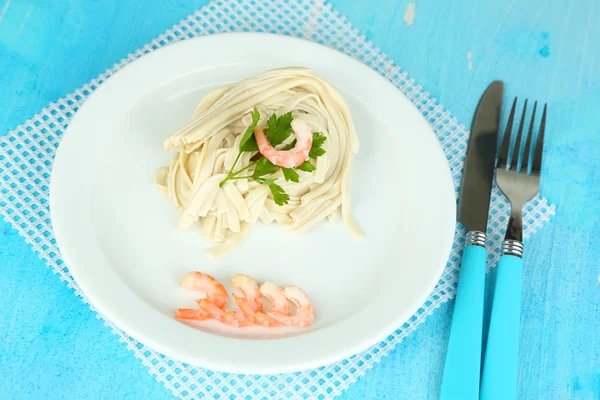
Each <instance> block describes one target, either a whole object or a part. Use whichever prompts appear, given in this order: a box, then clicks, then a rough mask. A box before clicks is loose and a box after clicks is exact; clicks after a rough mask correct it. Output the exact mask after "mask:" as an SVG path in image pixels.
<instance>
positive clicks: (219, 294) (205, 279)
mask: <svg viewBox="0 0 600 400" xmlns="http://www.w3.org/2000/svg"><path fill="white" fill-rule="evenodd" d="M181 287H182V288H184V289H188V290H198V291H200V292H204V293H205V294H206V298H207V299H208V301H210V302H211V303H212V304H214V305H215V306H217V307H218V308H220V309H221V310H224V309H225V306H226V305H227V290H225V287H224V286H223V285H221V284H220V283H219V282H218V281H217V280H216V279H215V278H213V277H212V276H210V275H208V274H204V273H202V272H198V271H195V272H188V273H187V274H185V276H184V277H183V279H182V281H181Z"/></svg>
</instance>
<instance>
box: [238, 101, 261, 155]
mask: <svg viewBox="0 0 600 400" xmlns="http://www.w3.org/2000/svg"><path fill="white" fill-rule="evenodd" d="M259 119H260V112H259V111H258V109H257V108H256V107H254V110H252V123H251V124H250V125H249V126H248V128H247V129H246V132H244V136H242V140H240V151H257V150H258V145H257V144H256V139H255V138H254V128H256V124H258V120H259ZM251 139H252V140H253V141H254V144H249V145H248V146H246V145H247V144H248V142H249V141H250V140H251ZM254 147H256V150H246V149H248V148H250V149H254Z"/></svg>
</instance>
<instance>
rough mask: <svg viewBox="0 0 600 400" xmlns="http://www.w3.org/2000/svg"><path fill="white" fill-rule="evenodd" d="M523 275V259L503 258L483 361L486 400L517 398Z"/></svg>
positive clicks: (514, 257) (483, 398)
mask: <svg viewBox="0 0 600 400" xmlns="http://www.w3.org/2000/svg"><path fill="white" fill-rule="evenodd" d="M522 273H523V259H522V258H521V257H517V256H514V255H503V256H502V257H501V258H500V263H499V264H498V277H497V278H496V290H495V292H494V303H493V305H492V316H491V319H490V330H489V333H488V341H487V346H486V351H485V360H484V362H483V377H482V381H481V399H482V400H512V399H516V398H517V365H518V362H517V361H518V355H519V319H520V317H521V282H522Z"/></svg>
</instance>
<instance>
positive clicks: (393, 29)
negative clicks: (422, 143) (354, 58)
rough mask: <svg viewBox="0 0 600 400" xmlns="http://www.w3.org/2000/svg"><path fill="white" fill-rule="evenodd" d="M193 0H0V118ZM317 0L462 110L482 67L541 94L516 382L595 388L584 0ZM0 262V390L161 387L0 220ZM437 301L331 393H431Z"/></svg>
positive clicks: (599, 135) (517, 90)
mask: <svg viewBox="0 0 600 400" xmlns="http://www.w3.org/2000/svg"><path fill="white" fill-rule="evenodd" d="M205 3H206V1H200V0H197V1H175V0H162V1H142V0H131V1H127V2H123V1H118V0H105V1H102V2H99V1H82V2H79V1H66V0H60V1H51V0H37V1H34V0H12V1H7V0H0V71H1V73H0V106H1V108H0V133H5V132H7V131H8V130H9V129H12V128H14V127H15V126H17V125H18V124H20V123H22V122H23V121H24V120H25V119H27V118H29V117H30V116H32V115H33V114H34V113H36V112H38V111H39V110H40V109H42V108H43V107H44V106H46V104H48V103H49V102H50V101H53V100H55V99H57V98H58V97H60V96H62V95H65V94H67V93H69V92H71V91H73V90H74V89H76V88H77V87H79V86H81V85H82V84H83V83H85V82H87V81H89V80H90V79H91V78H92V77H95V76H96V75H98V74H99V73H101V72H103V71H104V70H105V69H106V68H107V67H109V66H110V65H112V64H113V63H115V62H117V61H118V60H119V59H120V58H122V57H123V56H125V55H126V54H127V53H128V52H130V51H132V50H134V49H136V48H138V47H140V46H141V45H143V44H145V43H146V42H148V41H149V40H151V39H152V38H154V37H155V36H156V35H157V34H158V33H160V32H162V31H163V30H165V29H166V28H168V27H170V26H171V25H173V24H174V23H176V22H177V21H179V20H180V19H181V18H183V17H185V16H186V15H187V14H189V13H191V12H192V11H193V10H194V9H196V8H198V7H200V6H202V5H203V4H205ZM332 3H333V4H334V6H335V7H336V8H337V9H338V10H340V11H341V12H342V13H343V14H345V15H346V16H348V17H349V19H350V21H352V23H353V24H354V25H355V26H356V27H357V28H359V29H360V30H361V31H362V32H363V33H365V34H366V35H367V37H368V39H370V40H372V41H373V42H375V44H377V45H378V46H379V47H381V48H382V50H383V51H385V52H386V53H387V54H389V55H390V56H391V57H392V58H393V59H394V60H396V61H397V62H398V64H400V65H401V66H402V67H403V68H404V69H405V70H406V71H408V73H409V74H410V76H411V77H412V78H414V79H415V80H416V81H417V82H418V83H419V84H421V85H422V86H424V87H425V89H426V90H428V91H429V92H430V93H432V95H433V96H435V97H436V98H438V99H440V101H441V102H442V103H443V104H444V105H446V106H447V107H448V108H449V109H450V110H451V111H452V112H453V113H454V114H455V115H456V116H457V117H458V118H459V120H460V121H461V122H463V123H465V124H466V125H469V124H470V122H471V117H472V113H473V111H474V109H475V105H476V102H477V100H478V98H479V96H480V95H481V93H482V92H483V90H484V88H485V87H486V86H487V85H488V84H489V82H490V81H492V80H493V79H502V80H504V81H505V82H506V98H507V99H508V98H511V97H513V96H519V97H524V96H526V97H529V98H530V99H537V100H540V101H545V102H548V103H549V121H548V130H547V134H546V146H545V155H544V157H545V159H544V162H545V165H544V172H543V173H544V179H543V181H542V188H541V191H542V194H543V195H544V196H545V197H547V198H548V199H549V200H550V201H551V202H552V203H554V204H556V205H557V215H556V217H555V218H554V219H553V221H552V222H551V223H550V224H548V225H547V226H545V227H544V228H543V229H542V230H541V231H539V232H538V233H536V234H535V235H534V237H533V238H532V239H531V240H529V241H528V242H526V243H525V245H526V257H525V273H524V279H523V316H522V330H521V331H522V333H521V350H520V366H519V379H520V385H519V393H520V398H523V399H532V400H533V399H545V400H546V399H547V400H551V399H561V400H562V399H586V400H587V399H589V400H592V399H600V346H599V338H600V319H599V315H600V283H599V281H598V279H599V275H600V267H599V265H600V264H599V263H598V259H600V246H599V245H600V240H599V239H598V230H599V228H598V227H600V124H599V118H598V110H600V49H599V48H598V46H597V38H598V37H600V25H598V24H597V23H596V21H597V20H598V18H599V17H600V4H599V3H598V2H596V1H595V0H587V1H577V2H573V1H567V0H563V1H558V0H553V1H546V2H538V1H535V0H521V1H516V0H499V1H494V2H482V1H475V0H446V1H444V2H440V1H434V0H416V2H415V3H416V7H415V11H416V17H415V19H414V23H413V24H412V25H411V26H410V27H407V26H406V23H405V21H404V13H405V10H406V6H407V4H408V1H406V0H401V1H397V0H380V1H378V2H373V1H372V0H355V1H351V2H350V1H342V0H334V1H332ZM469 52H470V53H471V54H472V69H469V60H468V59H467V53H469ZM0 266H1V267H2V276H1V277H0V293H2V295H1V296H0V298H1V300H2V301H0V393H10V395H11V396H10V397H9V398H15V399H60V398H68V399H77V398H90V399H96V398H114V399H120V398H136V399H137V398H147V399H166V398H171V395H170V393H169V392H168V391H167V390H166V389H164V388H163V387H162V385H160V384H159V383H157V382H156V381H155V380H154V378H153V377H152V376H151V375H150V374H148V373H147V372H146V367H144V366H142V365H141V363H140V362H139V361H138V360H136V359H135V358H134V357H132V355H131V353H130V352H129V351H128V350H127V349H126V348H125V346H124V345H122V344H121V343H119V342H118V340H117V337H116V336H114V335H113V334H112V333H111V332H110V331H109V330H108V329H107V328H105V327H104V326H103V324H102V322H101V321H100V320H97V319H96V318H94V317H93V314H92V313H91V312H90V311H89V309H88V308H87V306H86V305H84V304H82V303H81V302H80V301H79V300H78V299H77V298H76V297H75V296H73V295H72V294H71V293H70V291H69V290H68V289H67V288H66V287H65V285H64V284H63V283H62V282H60V280H58V279H57V278H56V277H55V276H53V275H52V273H51V272H50V271H49V270H48V269H47V267H45V266H44V265H43V263H42V262H41V261H39V260H38V259H37V257H36V256H35V255H34V254H33V253H31V251H30V250H29V248H28V245H26V244H25V243H24V241H23V240H22V238H20V237H19V236H18V235H17V234H16V233H15V232H14V231H13V230H12V229H11V228H10V227H9V226H8V225H7V224H6V223H4V222H0ZM488 278H489V279H488V280H489V282H488V286H489V288H490V289H492V288H493V284H494V273H493V272H492V273H491V274H490V276H489V277H488ZM488 294H491V290H488ZM488 297H490V296H488ZM487 307H488V310H489V302H488V305H487ZM451 308H452V304H451V303H450V304H446V305H444V306H442V307H441V308H440V309H439V310H437V311H436V312H435V313H434V314H433V315H432V316H430V317H429V319H428V320H427V321H426V322H425V323H424V324H423V325H422V326H420V327H419V329H418V330H417V331H416V332H414V333H413V334H412V335H411V336H410V337H408V338H407V339H406V340H405V341H404V342H402V343H401V344H400V345H399V346H398V347H397V348H396V349H395V351H393V352H392V353H391V354H390V355H388V356H387V357H386V358H385V359H384V360H383V361H382V362H381V363H379V364H377V365H376V366H375V367H374V368H373V369H372V370H370V371H368V372H367V373H366V375H364V376H363V377H361V378H360V379H359V381H358V382H357V383H355V384H354V385H353V386H352V387H351V388H350V389H349V390H348V391H347V392H345V393H344V394H343V395H342V396H341V398H345V399H366V398H369V399H370V398H373V399H436V398H437V397H438V392H439V385H440V375H441V372H442V369H443V359H444V353H445V348H446V344H447V339H448V328H449V321H450V314H451Z"/></svg>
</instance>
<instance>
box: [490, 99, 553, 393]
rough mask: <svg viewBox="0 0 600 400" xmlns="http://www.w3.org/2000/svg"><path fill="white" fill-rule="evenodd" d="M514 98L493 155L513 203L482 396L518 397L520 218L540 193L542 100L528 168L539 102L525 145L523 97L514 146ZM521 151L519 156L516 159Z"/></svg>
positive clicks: (500, 182) (502, 186) (499, 182)
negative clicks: (512, 146)
mask: <svg viewBox="0 0 600 400" xmlns="http://www.w3.org/2000/svg"><path fill="white" fill-rule="evenodd" d="M516 106H517V99H516V98H515V100H514V102H513V105H512V108H511V111H510V115H509V117H508V122H507V124H506V130H505V132H504V138H503V140H502V146H501V148H500V152H499V154H498V157H497V159H496V184H497V185H498V187H499V188H500V190H501V191H502V193H504V195H505V196H506V197H507V198H508V200H509V201H510V205H511V211H510V218H509V220H508V228H507V230H506V237H505V238H504V241H503V242H502V256H501V257H500V262H499V264H498V277H497V279H496V290H495V293H494V303H493V305H492V315H491V319H490V328H489V333H488V341H487V346H486V353H485V360H484V364H483V375H482V381H481V390H480V399H481V400H510V399H516V397H517V360H518V351H519V319H520V316H521V275H522V271H523V258H522V257H523V218H522V209H523V206H524V205H525V203H526V202H528V201H529V200H531V199H532V198H533V196H535V195H536V194H537V193H538V190H539V187H540V174H541V170H542V152H543V146H544V131H545V130H546V111H547V105H546V104H545V105H544V110H543V112H542V119H541V122H540V127H539V131H538V134H537V140H536V144H535V152H534V154H533V159H532V160H531V161H532V163H531V164H532V165H531V169H530V168H529V164H530V159H531V153H532V150H533V148H532V146H533V144H532V143H534V137H533V131H534V122H535V113H536V109H537V102H535V103H534V105H533V112H532V115H531V121H530V123H529V131H528V133H527V137H526V140H525V145H524V148H523V146H522V145H521V137H522V133H523V127H524V124H525V114H526V112H527V100H525V105H524V106H523V112H522V115H521V121H520V123H519V129H518V131H517V137H516V139H515V145H514V148H513V150H512V152H511V151H510V150H511V136H512V130H513V122H514V119H515V109H516ZM521 152H522V153H523V156H522V160H521V162H520V163H519V158H520V154H521Z"/></svg>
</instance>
